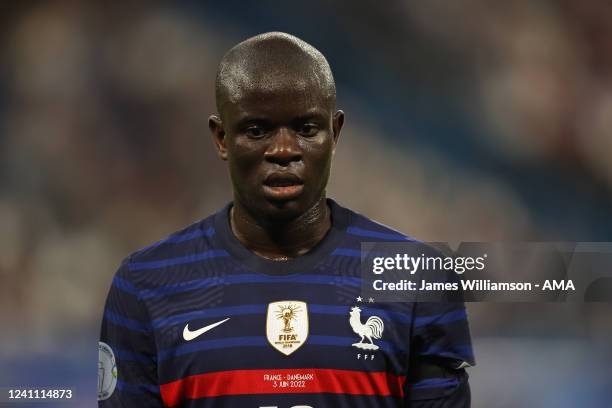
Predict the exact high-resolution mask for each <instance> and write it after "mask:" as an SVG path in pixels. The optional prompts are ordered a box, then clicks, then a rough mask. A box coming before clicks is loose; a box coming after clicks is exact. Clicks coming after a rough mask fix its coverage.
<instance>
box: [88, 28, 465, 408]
mask: <svg viewBox="0 0 612 408" xmlns="http://www.w3.org/2000/svg"><path fill="white" fill-rule="evenodd" d="M216 99H217V109H218V114H215V115H212V116H211V117H210V119H209V126H210V130H211V132H212V136H213V140H214V143H215V146H216V148H217V151H218V154H219V157H220V158H221V159H222V160H226V161H227V162H228V166H229V173H230V178H231V181H232V186H233V191H234V200H233V202H232V203H230V204H229V205H227V206H226V207H225V208H224V209H222V210H221V211H219V212H218V213H216V214H214V215H212V216H210V217H208V218H206V219H204V220H202V221H200V222H197V223H195V224H193V225H191V226H189V227H187V228H186V229H184V230H182V231H180V232H178V233H175V234H173V235H171V236H170V237H168V238H167V239H165V240H163V241H160V242H158V243H157V244H154V245H152V246H149V247H147V248H144V249H143V250H140V251H138V252H136V253H134V254H132V255H131V256H130V257H128V258H127V259H126V260H125V261H124V262H123V264H122V265H121V267H120V268H119V270H118V271H117V273H116V275H115V277H114V279H113V283H112V287H111V289H110V293H109V295H108V299H107V303H106V308H105V312H104V320H103V324H102V333H101V342H100V346H99V354H100V362H99V372H100V377H99V393H98V399H99V401H100V402H99V405H100V407H161V406H170V407H179V406H180V407H241V408H243V407H244V408H251V407H252V408H259V407H279V408H289V407H294V408H295V407H302V408H304V407H312V408H323V407H341V408H342V407H346V408H349V407H350V408H355V407H408V406H410V407H459V406H460V407H464V406H468V405H469V388H468V384H467V375H466V374H465V372H464V370H463V367H464V366H466V365H467V364H473V358H472V352H471V345H470V338H469V330H468V327H467V318H466V315H465V309H464V307H463V304H457V303H453V304H450V303H445V304H442V303H440V304H430V303H408V302H405V303H384V302H377V301H376V300H375V299H374V298H369V299H362V297H361V296H360V284H359V276H360V273H359V271H360V254H359V251H360V244H361V242H362V241H375V242H385V241H404V240H408V238H407V237H405V236H403V235H401V234H399V233H397V232H396V231H393V230H391V229H389V228H387V227H384V226H382V225H380V224H377V223H375V222H373V221H370V220H368V219H367V218H365V217H363V216H361V215H359V214H356V213H354V212H352V211H350V210H348V209H346V208H343V207H341V206H340V205H338V204H337V203H335V202H334V201H332V200H330V199H327V198H326V196H325V187H326V185H327V181H328V178H329V173H330V168H331V161H332V157H333V155H334V151H335V148H336V144H337V142H338V137H339V136H340V131H341V129H342V125H343V123H344V113H343V112H342V111H340V110H336V90H335V84H334V79H333V76H332V73H331V69H330V67H329V65H328V63H327V61H326V59H325V58H324V57H323V55H322V54H321V53H320V52H319V51H317V50H316V49H315V48H313V47H312V46H311V45H309V44H307V43H305V42H303V41H301V40H299V39H298V38H295V37H293V36H291V35H288V34H283V33H267V34H261V35H258V36H256V37H253V38H250V39H248V40H246V41H244V42H242V43H240V44H238V45H236V46H235V47H234V48H232V49H231V50H230V51H229V52H228V53H227V54H226V55H225V56H224V57H223V59H222V61H221V64H220V66H219V71H218V75H217V81H216ZM449 317H450V318H449Z"/></svg>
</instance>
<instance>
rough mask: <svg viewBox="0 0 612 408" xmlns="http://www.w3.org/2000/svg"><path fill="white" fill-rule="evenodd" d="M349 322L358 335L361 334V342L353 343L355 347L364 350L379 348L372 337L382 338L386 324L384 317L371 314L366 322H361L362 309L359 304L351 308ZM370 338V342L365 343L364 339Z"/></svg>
mask: <svg viewBox="0 0 612 408" xmlns="http://www.w3.org/2000/svg"><path fill="white" fill-rule="evenodd" d="M350 316H351V317H350V319H349V323H350V324H351V327H352V329H353V331H354V332H355V333H357V335H359V336H361V340H359V343H353V347H357V348H360V349H364V350H378V346H377V345H376V344H374V341H373V340H372V338H375V339H380V338H381V337H382V333H383V330H384V329H385V325H384V323H383V321H382V319H381V318H380V317H378V316H370V317H368V320H366V322H365V324H364V323H361V309H360V308H359V307H357V306H355V307H353V308H351V313H350ZM364 338H366V339H368V341H369V343H364V341H363V339H364Z"/></svg>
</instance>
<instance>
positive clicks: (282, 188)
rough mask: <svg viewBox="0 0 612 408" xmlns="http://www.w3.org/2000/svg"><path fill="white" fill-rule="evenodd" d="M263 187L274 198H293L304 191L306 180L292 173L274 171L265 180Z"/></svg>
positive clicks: (265, 192) (266, 193)
mask: <svg viewBox="0 0 612 408" xmlns="http://www.w3.org/2000/svg"><path fill="white" fill-rule="evenodd" d="M263 189H264V194H265V195H266V196H267V197H268V198H270V199H272V200H291V199H293V198H296V197H297V196H299V195H300V194H301V193H302V190H303V189H304V182H303V181H302V179H301V178H299V177H298V176H296V175H295V174H292V173H272V174H270V175H269V176H268V177H266V179H265V180H264V182H263Z"/></svg>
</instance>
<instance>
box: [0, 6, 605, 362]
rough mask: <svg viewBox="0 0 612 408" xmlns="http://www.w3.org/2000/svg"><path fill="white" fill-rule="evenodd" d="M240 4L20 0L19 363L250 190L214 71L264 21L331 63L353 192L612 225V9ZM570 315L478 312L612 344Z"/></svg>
mask: <svg viewBox="0 0 612 408" xmlns="http://www.w3.org/2000/svg"><path fill="white" fill-rule="evenodd" d="M238 3H240V2H235V1H229V2H228V4H225V5H219V7H218V8H217V7H216V5H213V3H211V4H209V3H207V2H195V1H185V2H177V3H167V2H166V3H162V2H141V1H127V2H120V3H108V2H79V1H67V0H66V1H54V2H24V3H19V2H15V3H14V4H11V5H3V6H2V13H0V34H1V35H0V225H1V226H2V234H0V322H1V323H2V326H3V327H10V328H12V330H3V331H2V334H1V335H0V357H2V356H7V355H9V354H11V353H13V352H18V351H19V350H25V349H27V350H39V351H40V352H45V351H49V352H53V351H54V350H56V349H57V348H58V347H61V344H63V341H64V340H63V339H65V337H66V336H67V333H75V332H78V331H79V330H85V329H84V328H86V329H87V330H97V327H98V325H99V319H100V313H101V311H102V304H103V301H104V298H105V296H106V293H107V290H108V287H109V285H110V280H111V278H112V274H113V273H114V271H115V269H116V267H117V265H118V264H119V262H120V261H121V259H122V258H123V257H124V256H126V255H127V254H128V253H130V252H132V251H134V250H136V249H138V248H140V247H143V246H145V245H147V244H149V243H151V242H152V241H155V240H157V239H159V238H162V237H163V236H165V235H168V234H169V233H171V232H173V231H175V230H177V229H179V228H181V227H182V226H184V225H187V224H189V223H191V222H193V221H196V220H198V219H201V218H203V217H205V216H206V215H208V214H209V213H211V212H213V211H215V210H216V209H218V208H220V207H221V206H222V205H223V204H224V203H226V202H227V201H229V200H230V199H231V190H230V187H229V180H228V177H227V173H226V169H225V165H224V163H223V162H222V161H220V160H218V159H217V157H216V155H215V153H214V151H213V145H212V143H211V141H210V137H209V135H208V128H207V118H208V115H209V114H210V113H213V112H214V111H215V105H214V99H213V97H214V92H213V89H214V87H213V86H214V76H215V71H216V65H217V63H218V61H219V59H220V58H221V56H222V55H223V52H224V51H225V50H226V49H227V48H228V47H230V46H231V45H233V44H234V43H236V42H238V41H240V40H241V39H244V38H246V37H248V36H250V35H254V34H257V33H259V32H263V31H271V30H284V31H288V32H290V33H293V34H296V35H298V36H301V37H302V38H304V39H305V40H307V41H310V42H312V43H313V45H315V46H317V47H319V48H320V49H321V50H322V51H323V53H324V54H326V55H327V56H328V58H329V59H330V62H331V65H332V69H333V70H334V73H335V76H336V80H337V82H338V104H339V107H340V108H342V109H344V110H345V111H346V113H347V126H346V128H345V130H344V131H343V134H342V137H341V141H340V145H339V148H338V152H337V156H336V162H335V163H334V170H333V173H332V180H331V184H330V192H329V195H330V196H333V197H335V198H337V199H338V200H339V201H340V202H341V203H343V204H345V205H347V206H349V207H351V208H353V209H355V210H357V211H360V212H363V213H365V214H366V215H368V216H369V217H371V218H374V219H377V220H380V221H381V222H383V223H385V224H388V225H392V226H393V227H395V228H397V229H399V230H401V231H403V232H406V233H408V234H410V235H412V236H415V237H417V238H419V239H421V240H431V241H435V240H437V241H486V240H492V241H494V240H537V239H541V238H543V237H552V238H553V239H562V240H575V239H581V240H589V239H591V240H599V239H602V237H605V236H606V235H607V236H611V235H612V217H610V215H611V214H612V212H611V210H612V205H611V202H612V195H611V194H610V193H611V191H612V188H611V187H612V160H610V153H611V152H612V130H611V129H612V25H611V24H610V21H612V3H610V2H606V1H592V2H581V1H577V0H562V1H557V2H533V1H526V0H521V1H513V2H491V1H486V0H466V1H461V2H447V1H440V0H436V1H430V2H397V3H391V4H388V5H386V6H385V7H381V6H380V5H376V6H375V5H374V4H372V2H356V3H354V2H348V1H340V2H335V3H334V4H333V5H327V3H326V2H323V0H317V1H314V2H309V4H308V5H287V4H283V5H273V4H272V2H263V3H261V4H260V5H259V8H258V9H257V10H255V9H254V8H255V7H256V6H254V5H244V7H242V9H241V11H240V12H237V11H235V10H236V9H235V7H234V9H232V6H237V5H238ZM313 8H314V9H317V13H318V14H314V15H308V14H306V13H307V12H308V11H309V10H311V9H313ZM283 13H285V14H283ZM289 15H290V16H291V18H289V17H287V18H284V17H286V16H289ZM283 18H284V19H283ZM312 19H315V20H316V19H320V21H321V22H323V23H322V24H321V25H320V26H319V25H317V24H314V23H316V21H312ZM413 107H414V109H412V108H413ZM423 118H425V119H423ZM457 118H461V119H457ZM557 228H558V229H557ZM578 237H579V238H578ZM532 306H533V305H532ZM471 307H472V306H471ZM558 312H559V310H558V309H555V308H551V307H542V308H540V309H539V311H537V312H536V314H537V313H540V320H542V321H547V323H546V324H545V325H544V326H539V325H538V324H535V323H534V324H532V325H530V324H525V319H526V316H530V315H533V313H534V309H533V307H531V308H530V307H529V305H522V307H514V306H512V307H510V306H507V305H504V306H498V308H495V307H491V308H488V309H487V310H482V309H479V308H477V307H474V313H473V319H472V325H473V326H474V327H475V328H476V333H477V334H478V333H484V334H487V335H490V334H493V333H495V334H497V335H499V334H500V333H501V334H503V335H508V336H513V335H516V332H517V331H518V329H520V328H522V327H523V326H525V325H526V326H530V330H534V332H535V334H534V335H536V336H540V335H546V332H547V333H548V335H551V333H552V334H554V333H559V334H560V335H567V336H582V335H585V333H586V335H587V336H589V335H592V330H590V329H589V328H592V327H596V328H597V330H595V331H596V332H597V331H599V332H601V331H602V330H603V334H602V333H599V334H597V336H599V338H605V339H608V340H609V339H611V338H612V336H611V335H610V323H609V321H606V322H604V320H605V319H603V318H602V316H604V315H606V313H609V312H610V309H609V308H608V309H606V308H599V309H589V310H588V311H585V310H575V309H572V310H571V311H568V312H567V313H565V315H564V317H563V319H560V318H559V316H558ZM500 315H503V316H504V319H500V318H499V316H500ZM608 316H609V314H608ZM592 322H596V323H593V324H591V323H592ZM531 326H533V327H531ZM591 326H592V327H591ZM542 327H543V328H542ZM92 328H93V329H92ZM513 328H516V329H517V330H514V331H513ZM602 328H603V329H602ZM551 330H552V332H551ZM26 334H27V335H26ZM523 335H524V333H523Z"/></svg>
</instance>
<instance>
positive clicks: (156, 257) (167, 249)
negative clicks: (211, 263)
mask: <svg viewBox="0 0 612 408" xmlns="http://www.w3.org/2000/svg"><path fill="white" fill-rule="evenodd" d="M214 216H215V214H211V215H210V216H208V217H206V218H203V219H201V220H199V221H196V222H193V223H192V224H189V225H188V226H186V227H184V228H182V229H180V230H178V231H175V232H173V233H171V234H169V235H168V236H166V237H165V238H163V239H161V240H158V241H157V242H154V243H152V244H150V245H147V246H145V247H144V248H141V249H138V250H136V251H134V252H132V253H131V254H130V255H129V256H128V257H127V258H126V260H127V262H128V263H129V264H130V265H131V266H132V267H131V268H130V269H133V267H134V265H137V264H138V263H143V262H153V261H163V260H165V259H169V258H175V257H180V256H183V255H185V254H187V253H193V251H194V250H196V251H206V250H207V249H209V248H210V247H211V242H210V241H211V238H212V237H213V236H214V235H215V232H216V231H215V228H214V222H213V220H214Z"/></svg>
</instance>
